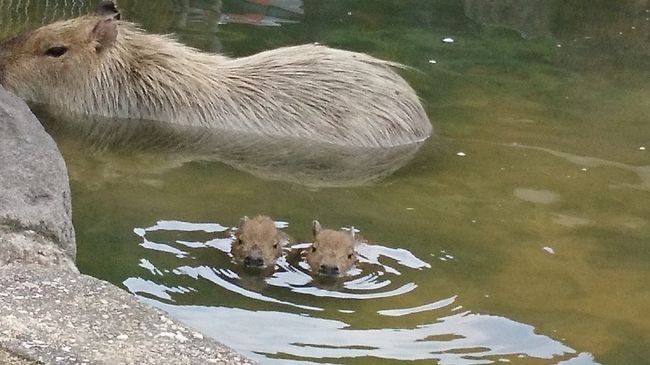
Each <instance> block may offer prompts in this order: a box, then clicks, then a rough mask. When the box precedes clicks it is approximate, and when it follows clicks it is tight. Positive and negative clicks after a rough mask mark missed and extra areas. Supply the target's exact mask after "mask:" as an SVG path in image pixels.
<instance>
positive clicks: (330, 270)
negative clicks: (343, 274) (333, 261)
mask: <svg viewBox="0 0 650 365" xmlns="http://www.w3.org/2000/svg"><path fill="white" fill-rule="evenodd" d="M320 273H321V274H323V275H328V276H338V275H339V274H340V271H339V267H338V266H333V265H320Z"/></svg>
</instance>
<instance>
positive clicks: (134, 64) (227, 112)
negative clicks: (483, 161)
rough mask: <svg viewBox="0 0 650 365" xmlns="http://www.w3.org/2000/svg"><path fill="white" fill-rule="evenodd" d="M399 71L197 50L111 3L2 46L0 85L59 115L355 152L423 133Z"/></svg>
mask: <svg viewBox="0 0 650 365" xmlns="http://www.w3.org/2000/svg"><path fill="white" fill-rule="evenodd" d="M403 67H404V66H402V65H400V64H397V63H394V62H389V61H383V60H380V59H377V58H374V57H371V56H369V55H366V54H362V53H355V52H349V51H344V50H339V49H333V48H329V47H325V46H321V45H316V44H307V45H301V46H292V47H283V48H278V49H275V50H271V51H265V52H261V53H258V54H255V55H252V56H248V57H242V58H229V57H226V56H223V55H219V54H212V53H205V52H201V51H199V50H196V49H194V48H190V47H188V46H185V45H183V44H181V43H179V42H177V41H176V40H175V39H173V38H172V37H170V36H168V35H159V34H148V33H146V32H145V31H143V30H142V29H140V28H138V27H137V26H136V25H135V24H133V23H129V22H126V21H121V20H119V13H118V11H117V8H116V7H115V5H114V4H113V3H112V2H103V3H102V5H100V7H99V8H98V10H97V11H96V12H94V13H91V14H88V15H84V16H81V17H78V18H74V19H69V20H64V21H59V22H55V23H52V24H49V25H46V26H43V27H41V28H38V29H35V30H32V31H30V32H26V33H23V34H21V35H18V36H16V37H14V38H11V39H9V40H6V41H4V42H3V43H1V44H0V83H1V84H2V85H3V86H4V87H5V88H6V89H8V90H10V91H11V92H13V93H15V94H17V95H18V96H20V97H22V98H23V99H25V100H28V101H32V102H38V103H40V104H44V105H45V106H46V107H47V108H48V109H50V110H52V111H56V112H57V113H73V114H93V115H101V116H105V117H119V118H132V119H146V120H156V121H166V122H171V123H174V124H177V125H185V126H201V127H208V128H214V129H226V130H237V131H244V132H250V133H255V134H261V135H274V136H288V137H296V138H301V139H305V140H313V141H321V142H327V143H332V144H337V145H345V146H359V147H392V146H398V145H406V144H412V143H416V142H421V141H423V140H425V139H426V138H428V137H429V136H430V134H431V130H432V128H431V123H430V122H429V120H428V118H427V116H426V113H425V111H424V109H423V107H422V104H421V103H420V100H419V99H418V96H417V95H416V93H415V91H414V90H413V89H412V88H411V87H410V86H409V85H408V84H407V83H406V81H405V80H404V79H403V78H402V77H400V76H399V75H398V74H397V73H396V72H395V71H394V68H403Z"/></svg>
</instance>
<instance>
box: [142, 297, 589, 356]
mask: <svg viewBox="0 0 650 365" xmlns="http://www.w3.org/2000/svg"><path fill="white" fill-rule="evenodd" d="M141 299H142V301H144V302H146V303H149V304H151V305H153V306H155V307H158V308H160V309H162V310H165V311H167V312H168V313H170V314H171V315H172V316H173V317H175V318H178V319H179V320H181V321H183V322H184V323H186V324H188V325H190V326H192V327H194V328H196V329H198V330H199V331H201V332H203V333H205V334H207V335H208V336H211V337H213V338H215V339H217V340H219V341H220V342H223V343H224V344H226V345H228V346H230V347H232V348H235V349H237V350H238V351H241V352H243V353H244V354H245V355H247V356H249V357H252V358H254V359H257V360H259V361H262V362H263V363H264V364H291V363H295V364H306V363H307V362H304V361H310V360H312V361H313V360H317V359H346V358H347V359H350V358H358V357H376V358H378V359H385V360H402V361H408V360H411V361H412V360H427V359H430V360H437V361H438V362H439V364H440V365H473V364H489V363H493V362H494V361H493V359H494V358H496V357H500V358H513V359H516V358H520V357H532V358H538V359H548V360H554V361H553V362H556V361H562V362H561V364H571V365H574V364H580V365H594V364H597V363H596V362H595V361H594V360H593V357H592V356H591V355H590V354H587V353H581V354H577V356H575V355H576V351H575V350H573V349H571V348H569V347H567V346H565V345H563V344H562V343H560V342H558V341H556V340H553V339H551V338H549V337H546V336H543V335H539V334H536V333H535V331H534V330H535V329H534V327H532V326H529V325H525V324H521V323H518V322H515V321H513V320H510V319H508V318H504V317H500V316H491V315H482V314H475V313H470V312H463V313H458V314H454V315H450V316H446V317H442V318H439V319H437V321H436V322H434V323H429V324H424V325H419V326H416V327H415V328H383V329H353V328H351V327H350V325H348V324H347V323H345V322H341V321H336V320H329V319H323V318H314V317H310V316H305V315H297V314H292V313H283V312H272V311H249V310H243V309H238V308H224V307H203V306H176V305H171V304H165V303H162V302H159V301H156V300H153V299H147V298H141ZM270 357H282V358H270ZM284 357H289V358H291V359H294V361H288V360H287V359H285V358H284ZM569 359H571V361H568V360H569ZM574 361H575V362H574ZM336 363H339V362H338V361H337V362H336Z"/></svg>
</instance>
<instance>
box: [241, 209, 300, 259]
mask: <svg viewBox="0 0 650 365" xmlns="http://www.w3.org/2000/svg"><path fill="white" fill-rule="evenodd" d="M289 241H290V238H289V236H288V235H287V234H285V233H284V232H282V231H280V230H279V229H278V228H277V227H276V226H275V223H274V222H273V220H272V219H271V218H269V217H267V216H257V217H254V218H252V219H251V218H248V217H244V218H242V219H241V220H240V221H239V227H238V228H237V231H236V232H235V240H234V242H233V244H232V249H231V252H232V254H233V256H234V258H235V260H236V261H237V262H241V263H243V264H244V265H246V266H248V267H255V268H267V267H273V266H274V265H275V262H276V261H277V259H278V258H279V257H280V256H282V249H283V248H284V245H286V244H287V243H288V242H289Z"/></svg>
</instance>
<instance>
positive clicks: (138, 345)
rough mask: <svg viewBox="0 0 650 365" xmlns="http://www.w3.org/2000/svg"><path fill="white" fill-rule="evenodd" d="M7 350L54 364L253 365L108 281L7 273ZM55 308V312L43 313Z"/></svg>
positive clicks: (1, 330)
mask: <svg viewBox="0 0 650 365" xmlns="http://www.w3.org/2000/svg"><path fill="white" fill-rule="evenodd" d="M0 288H3V289H2V290H0V348H5V349H8V350H9V351H10V352H11V353H13V354H16V355H19V356H23V357H25V358H28V359H33V360H36V361H39V362H44V363H46V364H54V363H56V364H83V363H86V364H107V365H113V364H202V365H203V364H253V363H254V362H252V361H251V360H248V359H246V358H244V357H243V356H241V355H238V354H237V353H235V352H234V351H232V350H231V349H229V348H227V347H225V346H223V345H221V344H219V343H217V342H215V341H214V340H211V339H209V338H207V337H204V336H203V335H201V334H199V333H198V332H196V331H194V330H192V329H190V328H188V327H186V326H185V325H183V324H180V323H179V322H177V321H175V320H172V319H170V318H169V317H168V316H167V315H166V314H165V313H163V312H162V311H159V310H157V309H153V308H151V307H149V306H147V305H145V304H142V303H140V302H138V301H137V299H136V298H135V297H134V296H132V295H130V294H128V293H127V292H125V291H123V290H120V289H118V288H117V287H115V286H113V285H111V284H109V283H106V282H104V281H101V280H98V279H94V278H92V277H89V276H86V275H79V274H76V273H73V272H69V271H65V270H60V268H56V267H54V268H44V267H37V268H29V267H25V266H23V265H10V266H5V267H3V268H0ZM43 303H47V305H43Z"/></svg>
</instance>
